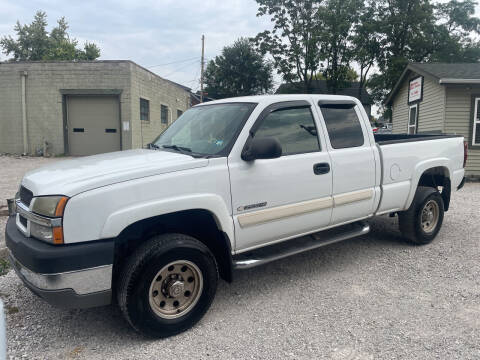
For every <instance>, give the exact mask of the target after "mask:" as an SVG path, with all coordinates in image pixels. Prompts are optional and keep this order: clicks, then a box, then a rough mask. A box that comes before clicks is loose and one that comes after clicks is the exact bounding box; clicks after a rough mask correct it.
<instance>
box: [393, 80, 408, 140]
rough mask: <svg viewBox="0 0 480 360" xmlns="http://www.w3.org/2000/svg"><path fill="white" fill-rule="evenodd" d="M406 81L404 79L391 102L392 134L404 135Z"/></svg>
mask: <svg viewBox="0 0 480 360" xmlns="http://www.w3.org/2000/svg"><path fill="white" fill-rule="evenodd" d="M408 81H409V79H408V78H407V77H406V78H405V80H404V81H403V83H402V85H401V86H400V89H399V90H398V92H397V95H396V96H395V100H394V101H393V112H392V133H394V134H405V133H406V132H407V124H408V111H409V106H408V104H407V101H408Z"/></svg>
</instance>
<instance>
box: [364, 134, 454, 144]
mask: <svg viewBox="0 0 480 360" xmlns="http://www.w3.org/2000/svg"><path fill="white" fill-rule="evenodd" d="M373 136H374V138H375V142H376V143H377V144H378V145H389V144H400V143H405V142H414V141H427V140H438V139H447V138H454V137H462V135H453V134H415V135H408V134H374V135H373Z"/></svg>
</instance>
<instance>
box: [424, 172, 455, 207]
mask: <svg viewBox="0 0 480 360" xmlns="http://www.w3.org/2000/svg"><path fill="white" fill-rule="evenodd" d="M418 186H428V187H433V188H435V189H437V190H438V191H439V192H440V194H441V195H442V198H443V204H444V208H445V211H448V208H449V207H450V194H451V183H450V176H449V172H448V169H447V168H446V167H443V166H438V167H433V168H430V169H428V170H425V171H424V172H423V174H422V176H421V177H420V180H419V181H418Z"/></svg>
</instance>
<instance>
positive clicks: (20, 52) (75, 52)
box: [0, 11, 100, 61]
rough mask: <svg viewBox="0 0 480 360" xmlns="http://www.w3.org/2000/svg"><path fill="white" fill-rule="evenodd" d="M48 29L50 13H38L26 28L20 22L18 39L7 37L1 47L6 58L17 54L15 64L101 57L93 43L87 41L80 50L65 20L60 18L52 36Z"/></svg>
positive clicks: (0, 41)
mask: <svg viewBox="0 0 480 360" xmlns="http://www.w3.org/2000/svg"><path fill="white" fill-rule="evenodd" d="M46 28H47V15H46V13H45V12H43V11H37V13H36V14H35V17H34V19H33V21H32V23H31V24H27V25H22V24H20V22H19V21H17V24H16V25H15V27H14V30H15V32H16V34H17V36H16V39H14V38H12V37H11V36H3V37H2V38H1V39H0V47H1V48H2V51H3V53H4V54H5V55H7V56H9V55H10V54H11V55H13V58H12V59H11V60H13V61H28V60H30V61H37V60H95V59H97V58H98V57H100V49H99V48H98V47H97V45H95V44H93V43H89V42H86V43H85V45H84V48H83V49H79V48H78V47H77V45H78V41H77V40H76V39H74V38H70V36H69V35H68V33H67V30H68V24H67V22H66V20H65V18H63V17H62V18H60V19H59V20H58V21H57V26H56V27H55V28H53V29H52V31H51V32H50V33H48V31H47V30H46Z"/></svg>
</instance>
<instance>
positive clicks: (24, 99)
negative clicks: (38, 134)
mask: <svg viewBox="0 0 480 360" xmlns="http://www.w3.org/2000/svg"><path fill="white" fill-rule="evenodd" d="M20 76H21V77H22V131H23V155H27V154H28V136H27V88H26V81H27V72H26V71H23V72H22V73H21V74H20Z"/></svg>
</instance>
